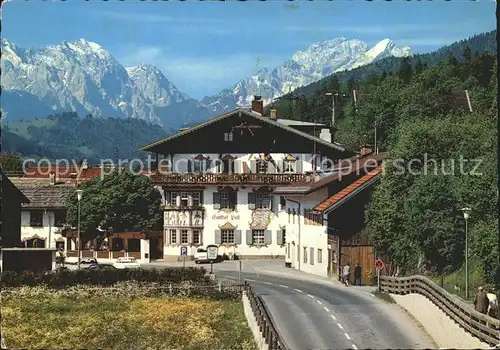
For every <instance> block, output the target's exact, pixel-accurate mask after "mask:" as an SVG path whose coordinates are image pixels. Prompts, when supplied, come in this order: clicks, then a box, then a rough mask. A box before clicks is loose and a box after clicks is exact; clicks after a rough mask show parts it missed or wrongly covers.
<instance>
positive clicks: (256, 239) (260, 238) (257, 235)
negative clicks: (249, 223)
mask: <svg viewBox="0 0 500 350" xmlns="http://www.w3.org/2000/svg"><path fill="white" fill-rule="evenodd" d="M264 243H265V236H264V230H252V244H256V245H258V244H264Z"/></svg>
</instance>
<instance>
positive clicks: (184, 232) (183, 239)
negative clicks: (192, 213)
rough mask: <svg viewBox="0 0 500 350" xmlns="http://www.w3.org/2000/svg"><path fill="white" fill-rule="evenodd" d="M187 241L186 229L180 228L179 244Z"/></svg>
mask: <svg viewBox="0 0 500 350" xmlns="http://www.w3.org/2000/svg"><path fill="white" fill-rule="evenodd" d="M188 242H189V235H188V230H181V244H187V243H188Z"/></svg>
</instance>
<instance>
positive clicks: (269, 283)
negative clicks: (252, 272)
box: [262, 282, 272, 285]
mask: <svg viewBox="0 0 500 350" xmlns="http://www.w3.org/2000/svg"><path fill="white" fill-rule="evenodd" d="M262 283H264V284H268V285H271V284H272V283H271V282H262Z"/></svg>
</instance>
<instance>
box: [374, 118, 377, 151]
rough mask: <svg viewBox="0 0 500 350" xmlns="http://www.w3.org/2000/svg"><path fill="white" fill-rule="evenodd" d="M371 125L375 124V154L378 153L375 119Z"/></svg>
mask: <svg viewBox="0 0 500 350" xmlns="http://www.w3.org/2000/svg"><path fill="white" fill-rule="evenodd" d="M373 125H374V126H375V145H374V147H375V149H374V151H375V154H378V148H377V121H376V120H375V122H374V123H373Z"/></svg>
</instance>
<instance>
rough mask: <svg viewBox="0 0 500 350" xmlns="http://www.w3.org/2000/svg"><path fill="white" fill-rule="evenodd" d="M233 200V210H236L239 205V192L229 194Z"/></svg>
mask: <svg viewBox="0 0 500 350" xmlns="http://www.w3.org/2000/svg"><path fill="white" fill-rule="evenodd" d="M229 195H230V198H231V208H232V209H236V205H237V204H238V191H233V192H230V193H229Z"/></svg>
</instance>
